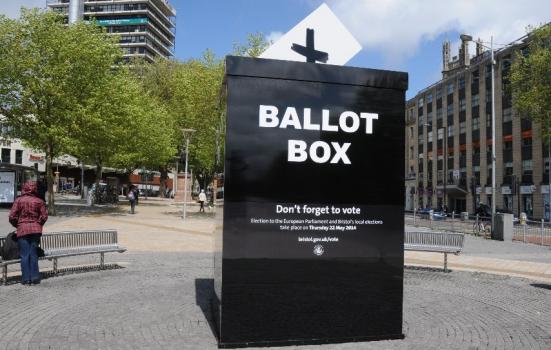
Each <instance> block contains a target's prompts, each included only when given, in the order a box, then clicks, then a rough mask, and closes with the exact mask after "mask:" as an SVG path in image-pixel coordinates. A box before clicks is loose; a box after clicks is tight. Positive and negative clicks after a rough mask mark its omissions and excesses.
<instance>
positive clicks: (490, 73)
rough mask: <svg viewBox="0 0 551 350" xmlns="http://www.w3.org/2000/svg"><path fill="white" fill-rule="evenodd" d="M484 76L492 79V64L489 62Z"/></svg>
mask: <svg viewBox="0 0 551 350" xmlns="http://www.w3.org/2000/svg"><path fill="white" fill-rule="evenodd" d="M486 78H488V79H492V65H491V64H487V65H486Z"/></svg>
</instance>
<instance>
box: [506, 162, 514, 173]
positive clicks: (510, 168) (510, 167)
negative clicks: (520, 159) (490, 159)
mask: <svg viewBox="0 0 551 350" xmlns="http://www.w3.org/2000/svg"><path fill="white" fill-rule="evenodd" d="M511 175H513V162H507V163H505V176H511Z"/></svg>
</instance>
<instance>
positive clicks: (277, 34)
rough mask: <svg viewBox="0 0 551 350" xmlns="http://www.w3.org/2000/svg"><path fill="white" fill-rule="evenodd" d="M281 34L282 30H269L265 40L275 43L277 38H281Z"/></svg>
mask: <svg viewBox="0 0 551 350" xmlns="http://www.w3.org/2000/svg"><path fill="white" fill-rule="evenodd" d="M282 36H283V32H271V33H270V34H268V36H267V37H266V40H267V41H268V42H271V43H275V42H276V41H278V40H279V39H281V37H282Z"/></svg>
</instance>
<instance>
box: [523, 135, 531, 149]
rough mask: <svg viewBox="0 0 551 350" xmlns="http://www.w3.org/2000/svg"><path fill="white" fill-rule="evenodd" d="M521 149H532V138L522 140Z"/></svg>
mask: <svg viewBox="0 0 551 350" xmlns="http://www.w3.org/2000/svg"><path fill="white" fill-rule="evenodd" d="M522 147H532V138H531V137H527V138H524V139H522Z"/></svg>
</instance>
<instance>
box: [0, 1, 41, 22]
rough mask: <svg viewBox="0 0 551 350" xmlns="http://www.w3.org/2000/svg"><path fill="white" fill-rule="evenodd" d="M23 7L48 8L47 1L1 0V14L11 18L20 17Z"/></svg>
mask: <svg viewBox="0 0 551 350" xmlns="http://www.w3.org/2000/svg"><path fill="white" fill-rule="evenodd" d="M21 7H27V8H33V7H40V8H45V7H46V0H0V14H2V15H6V16H8V17H11V18H17V17H19V14H20V12H21Z"/></svg>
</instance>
